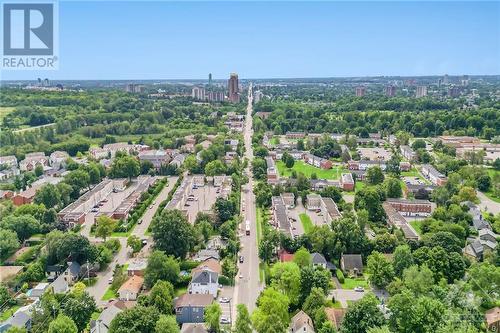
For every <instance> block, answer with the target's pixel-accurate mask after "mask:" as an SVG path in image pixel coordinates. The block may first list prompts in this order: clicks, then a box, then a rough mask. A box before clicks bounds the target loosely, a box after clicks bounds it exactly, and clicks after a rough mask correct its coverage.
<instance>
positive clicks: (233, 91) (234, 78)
mask: <svg viewBox="0 0 500 333" xmlns="http://www.w3.org/2000/svg"><path fill="white" fill-rule="evenodd" d="M227 89H228V98H229V101H230V102H232V103H239V102H240V93H239V83H238V74H236V73H231V75H230V77H229V80H228V82H227Z"/></svg>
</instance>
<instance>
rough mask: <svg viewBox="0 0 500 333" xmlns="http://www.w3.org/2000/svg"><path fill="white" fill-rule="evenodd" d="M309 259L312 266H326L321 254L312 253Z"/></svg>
mask: <svg viewBox="0 0 500 333" xmlns="http://www.w3.org/2000/svg"><path fill="white" fill-rule="evenodd" d="M311 259H312V263H313V265H314V264H317V265H322V264H326V259H325V257H324V256H323V255H322V254H321V253H318V252H314V253H313V254H311Z"/></svg>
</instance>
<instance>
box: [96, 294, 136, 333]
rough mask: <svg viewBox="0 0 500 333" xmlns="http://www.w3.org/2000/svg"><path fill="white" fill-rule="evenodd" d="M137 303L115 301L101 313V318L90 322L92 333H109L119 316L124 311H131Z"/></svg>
mask: <svg viewBox="0 0 500 333" xmlns="http://www.w3.org/2000/svg"><path fill="white" fill-rule="evenodd" d="M134 305H135V302H127V301H113V302H111V303H109V304H108V306H107V307H106V308H105V309H104V310H103V311H102V312H101V314H100V315H99V318H97V319H96V320H91V321H90V333H107V332H108V331H109V326H110V325H111V322H112V321H113V319H114V318H115V317H116V315H117V314H119V313H120V312H122V311H123V310H126V309H130V308H132V307H133V306H134Z"/></svg>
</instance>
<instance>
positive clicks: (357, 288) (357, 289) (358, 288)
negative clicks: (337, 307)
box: [354, 286, 365, 293]
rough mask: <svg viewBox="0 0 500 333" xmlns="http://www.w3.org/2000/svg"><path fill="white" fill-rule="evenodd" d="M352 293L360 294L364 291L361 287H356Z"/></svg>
mask: <svg viewBox="0 0 500 333" xmlns="http://www.w3.org/2000/svg"><path fill="white" fill-rule="evenodd" d="M354 291H357V292H358V293H362V292H364V291H365V289H364V288H363V287H360V286H357V287H355V288H354Z"/></svg>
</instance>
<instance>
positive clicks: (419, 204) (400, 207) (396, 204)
mask: <svg viewBox="0 0 500 333" xmlns="http://www.w3.org/2000/svg"><path fill="white" fill-rule="evenodd" d="M387 202H388V203H389V204H390V205H391V206H392V207H393V208H394V209H395V210H397V211H398V212H400V213H401V214H402V215H405V216H429V215H430V214H431V213H432V203H431V202H430V201H429V200H416V199H414V200H407V199H388V200H387Z"/></svg>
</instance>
